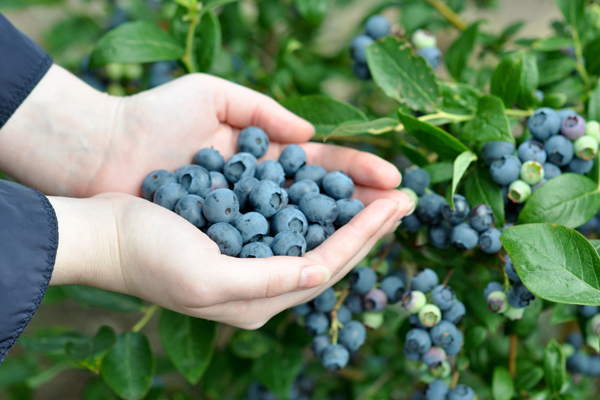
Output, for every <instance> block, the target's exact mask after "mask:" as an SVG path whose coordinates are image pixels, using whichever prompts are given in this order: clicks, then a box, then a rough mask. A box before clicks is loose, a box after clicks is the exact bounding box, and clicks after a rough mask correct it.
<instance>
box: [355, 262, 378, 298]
mask: <svg viewBox="0 0 600 400" xmlns="http://www.w3.org/2000/svg"><path fill="white" fill-rule="evenodd" d="M375 283H377V274H376V273H375V271H373V270H372V269H371V268H370V267H358V268H355V269H354V271H352V273H350V288H351V289H352V291H353V292H355V293H360V294H365V293H367V292H368V291H369V290H371V289H372V288H373V286H375Z"/></svg>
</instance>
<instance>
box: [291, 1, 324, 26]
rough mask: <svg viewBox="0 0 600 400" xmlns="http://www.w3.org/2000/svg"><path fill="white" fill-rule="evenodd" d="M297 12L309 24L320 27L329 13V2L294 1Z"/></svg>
mask: <svg viewBox="0 0 600 400" xmlns="http://www.w3.org/2000/svg"><path fill="white" fill-rule="evenodd" d="M294 4H295V5H296V8H297V9H298V12H299V13H300V15H301V16H302V18H304V19H305V20H307V21H308V22H309V23H311V24H313V25H320V24H321V22H323V19H324V18H325V16H326V15H327V12H328V11H329V6H330V4H331V1H330V0H294Z"/></svg>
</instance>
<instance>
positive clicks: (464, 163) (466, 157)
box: [448, 151, 477, 209]
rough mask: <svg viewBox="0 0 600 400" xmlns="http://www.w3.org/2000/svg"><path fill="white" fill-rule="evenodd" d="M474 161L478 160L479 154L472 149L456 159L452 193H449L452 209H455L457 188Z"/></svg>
mask: <svg viewBox="0 0 600 400" xmlns="http://www.w3.org/2000/svg"><path fill="white" fill-rule="evenodd" d="M473 161H477V155H475V153H473V152H471V151H465V152H464V153H462V154H461V155H460V156H458V157H456V160H454V166H453V174H452V186H451V189H450V193H448V203H449V204H450V207H451V208H452V209H454V193H456V188H457V187H458V184H459V182H460V180H461V179H462V177H463V176H464V175H465V172H467V169H469V165H471V163H472V162H473Z"/></svg>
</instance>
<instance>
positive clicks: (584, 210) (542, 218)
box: [517, 173, 600, 228]
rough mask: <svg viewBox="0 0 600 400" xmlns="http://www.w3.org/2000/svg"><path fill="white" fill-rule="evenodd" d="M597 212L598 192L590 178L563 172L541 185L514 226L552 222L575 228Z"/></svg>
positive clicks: (599, 201)
mask: <svg viewBox="0 0 600 400" xmlns="http://www.w3.org/2000/svg"><path fill="white" fill-rule="evenodd" d="M598 210H600V193H598V187H597V185H596V183H595V182H594V181H593V180H591V179H590V178H588V177H586V176H583V175H579V174H573V173H565V174H562V175H560V176H557V177H556V178H553V179H550V180H549V181H548V182H546V183H544V184H543V185H542V186H540V187H539V188H538V189H537V190H536V191H534V192H533V194H532V195H531V198H530V199H529V200H528V201H527V203H526V204H525V207H524V208H523V210H522V211H521V213H520V214H519V219H518V220H517V223H519V224H532V223H542V222H548V223H554V224H559V225H565V226H568V227H569V228H577V227H580V226H581V225H583V224H585V223H586V222H587V221H589V220H590V219H591V218H592V217H593V216H594V215H596V214H597V213H598Z"/></svg>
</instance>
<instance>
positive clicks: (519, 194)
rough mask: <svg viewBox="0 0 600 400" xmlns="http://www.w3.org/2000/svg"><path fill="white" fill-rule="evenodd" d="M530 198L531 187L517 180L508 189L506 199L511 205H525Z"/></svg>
mask: <svg viewBox="0 0 600 400" xmlns="http://www.w3.org/2000/svg"><path fill="white" fill-rule="evenodd" d="M529 196H531V186H529V185H528V184H527V183H526V182H523V181H522V180H520V179H517V180H516V181H514V182H513V183H511V184H510V186H509V187H508V198H509V199H511V200H512V201H513V203H525V202H526V201H527V199H529Z"/></svg>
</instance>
